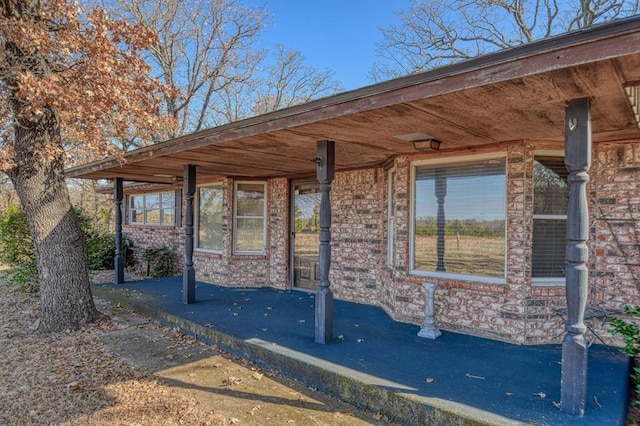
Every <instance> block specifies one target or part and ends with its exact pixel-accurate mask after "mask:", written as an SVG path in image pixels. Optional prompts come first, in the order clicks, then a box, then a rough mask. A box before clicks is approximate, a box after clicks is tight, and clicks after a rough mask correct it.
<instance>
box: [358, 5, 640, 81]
mask: <svg viewBox="0 0 640 426" xmlns="http://www.w3.org/2000/svg"><path fill="white" fill-rule="evenodd" d="M639 1H640V0H576V1H572V2H564V1H559V0H430V1H418V0H415V1H413V2H412V4H411V7H410V8H409V9H408V10H406V11H398V12H396V14H397V16H398V17H399V19H400V24H393V25H390V26H388V27H386V28H381V29H380V31H381V33H382V38H383V39H382V41H381V42H380V43H379V44H378V47H377V51H376V54H377V56H378V58H379V60H378V61H377V62H376V64H374V66H373V68H372V69H371V71H370V77H371V78H372V79H373V80H374V81H380V80H384V79H389V78H393V77H398V76H400V75H406V74H412V73H415V72H419V71H424V70H427V69H430V68H433V67H437V66H441V65H445V64H448V63H451V62H455V61H459V60H464V59H469V58H472V57H474V56H478V55H481V54H484V53H487V52H491V51H494V50H498V49H506V48H509V47H513V46H518V45H521V44H524V43H530V42H532V41H533V40H537V39H540V38H545V37H549V36H551V35H554V34H559V33H562V32H566V31H570V30H573V29H577V28H584V27H588V26H591V25H594V24H597V23H600V22H605V21H610V20H612V19H616V18H620V17H623V16H630V15H634V14H637V13H638V12H639V9H640V7H639Z"/></svg>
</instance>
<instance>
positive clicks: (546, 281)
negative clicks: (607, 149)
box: [531, 149, 567, 287]
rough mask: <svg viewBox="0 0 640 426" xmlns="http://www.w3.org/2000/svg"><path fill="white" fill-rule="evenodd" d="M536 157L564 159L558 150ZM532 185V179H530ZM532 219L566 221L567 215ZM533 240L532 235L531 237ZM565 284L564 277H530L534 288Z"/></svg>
mask: <svg viewBox="0 0 640 426" xmlns="http://www.w3.org/2000/svg"><path fill="white" fill-rule="evenodd" d="M536 157H558V158H563V159H564V150H559V149H554V150H551V149H541V150H535V151H534V152H533V158H534V160H535V158H536ZM531 180H532V182H531V183H532V184H533V177H532V178H531ZM534 196H535V194H534ZM532 219H533V220H535V219H552V220H554V219H565V220H566V219H567V215H566V214H564V215H560V214H534V215H532ZM532 232H533V231H532ZM532 238H533V235H532ZM531 253H532V254H533V243H532V246H531ZM531 259H532V260H531V262H532V264H531V269H532V270H533V256H532V257H531ZM565 283H566V277H531V285H532V286H535V287H562V286H564V285H565Z"/></svg>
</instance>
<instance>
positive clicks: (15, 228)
mask: <svg viewBox="0 0 640 426" xmlns="http://www.w3.org/2000/svg"><path fill="white" fill-rule="evenodd" d="M74 212H75V213H76V216H77V217H78V221H79V223H80V228H81V229H82V233H83V234H84V238H85V241H86V243H87V267H88V268H89V269H109V268H113V258H114V256H115V252H116V243H115V238H114V236H113V235H111V234H109V233H107V232H106V231H104V230H102V229H100V228H99V227H98V226H96V224H95V221H94V220H93V219H92V218H91V217H90V216H89V215H87V214H86V213H85V212H84V211H83V210H82V209H80V208H74ZM124 245H125V244H124V241H123V249H124ZM0 261H2V262H3V263H5V264H6V265H7V266H9V268H10V269H9V270H8V271H6V272H5V273H3V277H4V278H6V279H7V281H8V283H9V284H12V285H16V286H18V287H19V289H20V290H22V291H27V292H37V291H38V269H37V266H36V256H35V251H34V249H33V242H32V240H31V234H30V233H29V228H28V227H27V216H26V215H25V213H24V211H22V208H21V207H20V206H19V205H17V204H12V205H10V206H9V207H8V208H7V209H6V210H5V211H4V212H3V213H2V214H1V215H0Z"/></svg>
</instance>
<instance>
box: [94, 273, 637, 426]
mask: <svg viewBox="0 0 640 426" xmlns="http://www.w3.org/2000/svg"><path fill="white" fill-rule="evenodd" d="M94 294H96V295H97V296H98V297H102V298H105V299H108V300H109V299H110V300H116V299H118V298H120V300H122V297H125V298H126V300H127V302H126V305H127V306H129V307H132V308H133V309H136V310H140V311H142V312H143V313H146V314H149V313H150V312H162V313H166V314H169V315H172V316H174V317H176V318H180V319H185V320H189V321H191V322H193V323H197V324H200V325H201V326H204V327H208V328H211V329H215V330H216V331H217V332H221V333H224V334H227V335H229V336H232V337H233V338H235V339H239V340H242V341H244V342H245V343H248V344H255V345H259V346H261V347H263V348H272V349H273V350H275V351H279V353H281V354H284V355H285V356H289V357H293V358H297V359H298V360H304V362H310V363H315V364H317V365H320V366H321V367H322V368H326V369H329V370H333V371H337V372H339V373H340V374H344V375H347V376H350V377H352V378H355V379H356V380H359V381H362V382H364V383H369V384H374V385H376V386H380V387H384V388H386V389H389V390H392V391H394V392H396V393H399V394H402V395H408V398H412V399H413V400H418V401H420V402H421V403H423V404H425V405H426V406H435V407H438V406H441V407H448V408H449V409H451V410H453V411H460V412H462V413H465V414H464V416H465V417H467V419H476V420H478V421H479V422H481V423H488V424H491V423H493V424H507V423H513V424H518V423H526V424H542V425H623V424H624V421H625V413H626V407H627V398H628V373H629V368H630V360H629V358H628V357H627V356H624V355H621V354H619V353H618V351H617V350H616V349H615V348H609V347H606V346H603V345H593V346H591V348H590V350H589V372H588V400H587V407H586V414H585V416H584V417H582V418H578V417H575V416H571V415H567V414H564V413H562V412H561V411H560V410H559V409H558V408H557V406H556V405H557V403H559V402H560V367H561V364H560V362H561V357H562V355H561V347H560V346H559V345H535V346H523V345H513V344H509V343H504V342H500V341H495V340H490V339H483V338H478V337H473V336H467V335H463V334H459V333H453V332H447V331H443V334H442V336H441V337H439V338H438V339H436V340H430V339H425V338H421V337H417V335H416V334H417V332H418V331H419V327H418V326H416V325H411V324H405V323H400V322H395V321H393V320H392V319H391V318H390V317H389V316H388V315H387V314H386V313H385V312H384V311H383V310H382V309H380V308H377V307H373V306H369V305H363V304H356V303H351V302H345V301H340V300H336V301H335V305H334V336H335V339H334V341H333V342H331V343H330V344H328V345H321V344H317V343H315V342H314V295H313V294H312V293H306V292H300V291H281V290H275V289H271V288H259V289H254V288H229V287H221V286H216V285H211V284H205V283H198V284H197V287H196V303H194V304H191V305H184V304H183V303H182V279H181V277H172V278H163V279H149V280H142V281H135V282H128V283H125V284H120V285H114V284H99V285H94ZM147 308H150V309H147ZM165 322H166V321H165ZM174 325H175V324H174ZM218 346H221V347H222V349H225V348H224V347H223V346H224V345H220V344H218ZM298 379H300V380H301V381H303V382H304V381H305V379H304V377H302V378H300V377H298Z"/></svg>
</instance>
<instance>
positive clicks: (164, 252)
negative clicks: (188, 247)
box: [142, 246, 175, 278]
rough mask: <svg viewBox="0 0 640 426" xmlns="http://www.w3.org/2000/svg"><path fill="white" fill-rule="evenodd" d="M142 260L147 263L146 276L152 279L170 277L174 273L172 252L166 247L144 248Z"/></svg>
mask: <svg viewBox="0 0 640 426" xmlns="http://www.w3.org/2000/svg"><path fill="white" fill-rule="evenodd" d="M142 260H143V261H145V262H147V275H150V276H151V277H153V278H160V277H170V276H172V275H174V273H175V267H174V262H173V252H172V251H171V249H170V248H168V247H165V246H162V247H149V248H146V249H144V251H143V252H142Z"/></svg>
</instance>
